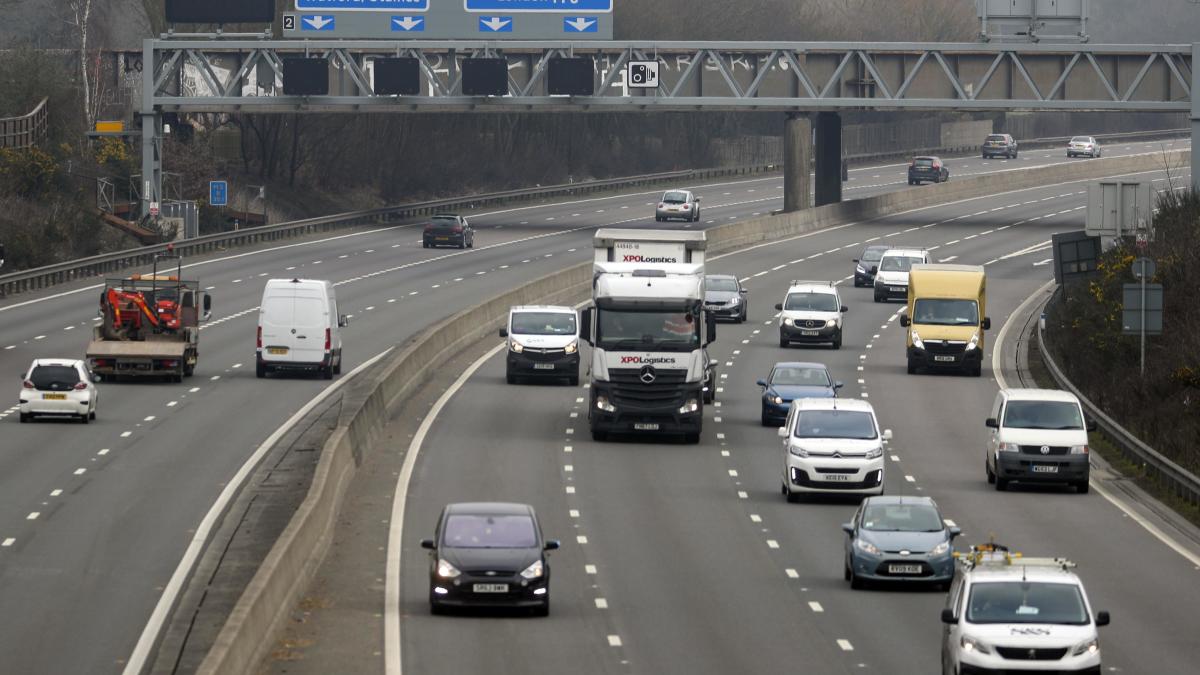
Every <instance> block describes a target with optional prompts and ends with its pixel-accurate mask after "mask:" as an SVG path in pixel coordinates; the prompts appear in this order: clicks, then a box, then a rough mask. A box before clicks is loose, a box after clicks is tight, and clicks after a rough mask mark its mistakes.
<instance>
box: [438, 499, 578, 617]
mask: <svg viewBox="0 0 1200 675" xmlns="http://www.w3.org/2000/svg"><path fill="white" fill-rule="evenodd" d="M421 547H422V548H425V549H428V550H429V552H430V553H429V607H430V611H431V612H433V613H434V614H439V613H441V612H442V610H443V609H445V608H447V607H468V606H477V607H512V608H528V609H531V610H532V611H533V612H534V613H535V614H537V615H539V616H546V615H548V614H549V613H550V562H549V561H548V560H547V557H546V552H547V551H553V550H555V549H557V548H558V547H559V542H558V540H556V539H543V538H542V530H541V526H540V525H539V524H538V519H537V515H536V514H535V513H534V510H533V507H532V506H529V505H527V504H511V503H502V502H492V503H487V502H478V503H460V504H449V505H447V506H446V508H444V509H442V515H441V517H440V518H438V524H437V530H436V532H435V533H434V538H433V539H425V540H422V541H421Z"/></svg>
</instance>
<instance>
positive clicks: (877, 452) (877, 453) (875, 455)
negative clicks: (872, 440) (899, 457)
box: [867, 445, 883, 459]
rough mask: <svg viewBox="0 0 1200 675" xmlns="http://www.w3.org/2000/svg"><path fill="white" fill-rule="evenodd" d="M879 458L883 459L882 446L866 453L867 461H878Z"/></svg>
mask: <svg viewBox="0 0 1200 675" xmlns="http://www.w3.org/2000/svg"><path fill="white" fill-rule="evenodd" d="M880 457H883V446H882V445H881V446H879V447H877V448H871V449H870V450H868V451H867V459H879V458H880Z"/></svg>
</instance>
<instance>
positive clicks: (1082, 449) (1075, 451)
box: [1070, 445, 1088, 455]
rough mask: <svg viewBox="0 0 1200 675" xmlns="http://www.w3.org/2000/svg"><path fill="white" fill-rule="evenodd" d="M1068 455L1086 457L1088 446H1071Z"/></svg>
mask: <svg viewBox="0 0 1200 675" xmlns="http://www.w3.org/2000/svg"><path fill="white" fill-rule="evenodd" d="M1070 454H1072V455H1086V454H1088V446H1086V445H1072V446H1071V449H1070Z"/></svg>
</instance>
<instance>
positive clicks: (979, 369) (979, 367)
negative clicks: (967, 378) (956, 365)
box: [971, 363, 983, 377]
mask: <svg viewBox="0 0 1200 675" xmlns="http://www.w3.org/2000/svg"><path fill="white" fill-rule="evenodd" d="M982 375H983V364H982V363H979V364H976V365H975V367H974V368H972V369H971V377H980V376H982Z"/></svg>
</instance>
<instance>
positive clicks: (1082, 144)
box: [1067, 136, 1100, 157]
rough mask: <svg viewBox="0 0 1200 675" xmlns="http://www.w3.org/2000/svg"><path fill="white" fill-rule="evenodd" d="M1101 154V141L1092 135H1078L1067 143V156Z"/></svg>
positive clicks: (1094, 155)
mask: <svg viewBox="0 0 1200 675" xmlns="http://www.w3.org/2000/svg"><path fill="white" fill-rule="evenodd" d="M1079 155H1087V156H1088V157H1099V156H1100V142H1099V141H1097V140H1096V139H1095V138H1093V137H1091V136H1076V137H1074V138H1072V139H1071V141H1070V142H1069V143H1067V157H1078V156H1079Z"/></svg>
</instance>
